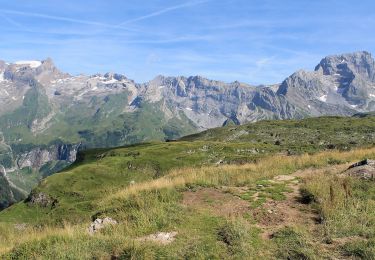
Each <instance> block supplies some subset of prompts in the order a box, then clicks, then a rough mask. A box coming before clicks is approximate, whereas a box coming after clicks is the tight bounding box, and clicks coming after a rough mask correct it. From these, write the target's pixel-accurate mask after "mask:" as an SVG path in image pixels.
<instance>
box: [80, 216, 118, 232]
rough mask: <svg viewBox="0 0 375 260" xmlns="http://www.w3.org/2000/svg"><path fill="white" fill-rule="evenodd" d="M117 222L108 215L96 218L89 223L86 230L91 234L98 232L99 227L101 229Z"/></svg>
mask: <svg viewBox="0 0 375 260" xmlns="http://www.w3.org/2000/svg"><path fill="white" fill-rule="evenodd" d="M117 224H118V222H117V221H116V220H114V219H112V218H109V217H105V218H103V219H101V218H97V219H95V220H94V222H92V223H91V225H90V226H89V228H88V230H87V231H88V233H89V234H90V235H93V234H95V233H96V232H98V231H99V230H100V229H103V228H105V227H107V226H113V225H117Z"/></svg>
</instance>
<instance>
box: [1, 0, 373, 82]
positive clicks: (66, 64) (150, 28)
mask: <svg viewBox="0 0 375 260" xmlns="http://www.w3.org/2000/svg"><path fill="white" fill-rule="evenodd" d="M374 10H375V1H373V0H362V1H358V0H357V1H349V0H340V1H333V0H314V1H311V0H309V1H307V0H263V1H257V0H168V1H161V0H137V1H135V0H126V1H120V0H90V1H89V0H49V1H47V0H45V1H40V0H12V1H9V0H6V1H5V0H0V21H1V22H0V59H1V60H5V61H8V62H14V61H17V60H43V59H46V58H47V57H50V58H52V59H53V60H54V62H55V64H56V66H57V67H58V68H59V69H61V70H63V71H64V72H68V73H70V74H72V75H76V74H80V73H85V74H96V73H103V74H104V73H106V72H117V73H122V74H125V75H126V76H127V77H128V78H131V79H134V80H135V81H136V82H139V83H141V82H146V81H148V80H151V79H153V78H154V77H155V76H157V75H160V74H162V75H167V76H179V75H184V76H191V75H200V76H204V77H207V78H210V79H216V80H223V81H226V82H232V81H235V80H237V81H241V82H245V83H249V84H253V85H257V84H273V83H279V82H281V81H282V80H283V79H285V78H286V77H287V76H289V75H290V74H292V73H293V72H294V71H296V70H299V69H305V70H313V69H314V67H315V65H317V64H318V63H319V61H320V60H321V59H322V58H323V57H325V56H327V55H331V54H340V53H347V52H353V51H360V50H367V51H369V52H372V53H374V54H375V12H374Z"/></svg>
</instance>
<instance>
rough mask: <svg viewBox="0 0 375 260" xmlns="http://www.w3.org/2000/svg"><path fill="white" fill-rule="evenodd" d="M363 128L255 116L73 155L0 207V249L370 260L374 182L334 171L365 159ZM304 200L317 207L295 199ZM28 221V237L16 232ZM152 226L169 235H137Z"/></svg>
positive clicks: (40, 253) (369, 140)
mask: <svg viewBox="0 0 375 260" xmlns="http://www.w3.org/2000/svg"><path fill="white" fill-rule="evenodd" d="M328 123H329V124H328ZM374 128H375V117H372V116H368V117H360V118H357V117H355V118H346V117H322V118H309V119H304V120H283V121H262V122H257V123H252V124H246V125H243V126H227V127H223V128H218V129H213V130H209V131H207V132H204V133H202V134H200V135H194V136H190V137H186V138H183V139H182V140H181V141H180V140H178V141H174V142H163V143H160V142H158V143H145V144H138V145H132V146H128V147H118V148H112V149H93V150H88V151H81V152H79V154H78V157H77V158H78V159H77V161H76V162H75V163H74V164H73V165H71V166H70V167H69V168H67V169H65V170H64V171H62V172H60V173H57V174H54V175H52V176H49V177H47V178H46V179H44V180H43V181H42V182H41V183H40V185H39V186H38V187H37V188H35V189H34V190H33V192H32V193H31V195H30V197H29V198H28V199H27V200H25V201H23V202H19V203H17V204H15V205H13V206H11V207H9V208H7V209H5V210H3V211H2V212H0V229H1V228H2V229H3V232H0V238H2V239H1V241H5V244H4V245H3V244H1V243H0V252H4V253H5V254H6V255H5V256H4V257H9V258H10V257H13V258H16V257H21V258H22V257H24V258H27V257H28V256H30V254H31V253H32V254H33V255H34V256H37V257H41V258H43V257H44V258H50V257H57V258H58V257H60V258H69V257H70V258H80V259H90V258H100V257H102V258H111V257H112V258H115V257H118V258H121V257H123V258H126V257H128V258H130V257H134V258H137V257H138V258H149V257H151V258H158V257H160V258H161V257H164V258H190V257H191V258H211V259H222V258H246V256H248V255H249V254H251V255H252V256H256V257H257V258H258V257H262V256H263V257H264V256H266V258H268V259H270V258H271V259H272V258H277V259H286V258H297V259H298V258H301V257H302V258H314V257H315V258H316V256H319V255H320V256H325V257H328V256H335V257H338V258H340V257H341V258H342V257H345V255H347V254H350V255H351V256H353V257H354V256H358V255H357V254H363V255H365V256H367V257H369V259H371V257H372V256H374V252H373V251H371V249H369V248H371V245H372V243H373V242H374V239H375V234H374V232H373V230H374V229H373V227H374V222H372V215H371V214H373V209H374V203H373V202H374V200H373V198H374V197H373V195H374V192H375V187H374V185H372V182H366V181H359V180H355V179H346V178H343V177H341V178H339V177H338V175H337V173H340V172H341V171H342V170H343V169H345V168H347V167H348V166H349V165H348V162H356V161H358V160H360V159H362V158H373V157H374V156H375V150H374V148H373V147H374V144H375V136H374V134H373V132H374V131H373V129H374ZM245 129H246V130H245ZM244 131H247V132H248V133H246V134H245V133H244ZM228 133H230V134H228ZM296 133H300V134H296ZM271 134H272V135H271ZM227 137H231V138H229V139H228V138H227ZM188 140H189V141H188ZM190 140H192V141H190ZM311 140H314V142H312V143H311V142H310V141H311ZM315 140H316V141H315ZM278 141H280V142H281V143H280V142H278ZM365 147H368V148H365ZM333 148H337V149H341V151H339V150H332V149H333ZM360 148H362V149H360ZM306 152H309V153H310V154H306ZM292 154H293V155H292ZM292 173H293V175H291V176H290V175H289V174H292ZM315 176H318V177H319V178H315ZM297 177H298V178H297ZM321 180H322V181H321ZM345 183H346V184H345ZM296 185H297V186H296ZM329 185H331V186H332V187H330V186H329ZM345 185H346V186H345ZM300 188H301V190H302V188H305V189H306V190H305V192H306V194H305V193H302V194H305V195H304V196H305V197H301V198H300V197H299V196H301V195H300V194H299V192H298V191H299V189H300ZM320 189H321V190H320ZM349 189H350V194H351V195H350V196H349V198H347V199H348V201H346V200H345V191H346V192H348V190H349ZM332 190H333V191H332ZM330 192H331V193H332V192H334V195H330ZM292 195H293V196H294V195H295V196H298V197H297V198H294V197H293V196H292ZM311 196H315V197H312V199H311ZM330 196H331V197H332V196H334V199H331V200H330ZM308 198H310V199H311V200H314V199H316V203H317V204H316V205H315V204H314V205H306V204H300V203H299V202H298V201H299V200H297V199H308ZM292 202H293V203H294V204H292V205H290V208H286V209H284V211H282V208H280V207H281V206H285V205H289V204H288V203H292ZM311 203H312V202H311ZM314 203H315V202H314ZM351 205H353V206H351ZM320 208H321V212H320V211H319V210H318V211H317V209H320ZM288 210H290V211H291V213H293V214H295V215H294V216H293V214H292V215H288V214H287V212H288ZM349 212H350V214H349ZM299 214H301V215H300V216H299ZM310 214H312V215H310ZM358 216H361V220H362V221H358ZM103 217H111V218H113V219H115V220H116V221H118V224H117V225H116V226H113V227H107V228H104V229H103V230H101V231H98V232H97V233H95V234H94V235H89V234H88V232H87V228H88V227H89V225H90V223H91V221H93V220H95V219H96V218H103ZM311 217H315V218H317V219H318V218H321V219H322V221H323V222H322V223H320V224H319V223H316V222H315V221H309V220H310V218H311ZM304 220H306V221H307V222H306V223H305V222H304ZM362 224H363V225H362ZM33 227H38V229H37V230H36V231H34V233H33V234H35V235H34V236H32V237H29V236H19V235H18V234H19V233H20V232H23V233H27V232H28V231H29V230H32V229H33ZM17 228H21V230H18V231H17ZM22 228H23V229H22ZM310 228H311V230H310ZM323 231H324V232H326V233H324V232H323ZM156 232H177V237H176V240H175V241H172V243H171V244H168V243H166V244H159V243H158V242H157V241H156V242H152V241H151V242H150V241H148V240H147V239H145V238H146V237H148V235H150V234H155V233H156ZM314 232H316V233H314ZM12 234H14V236H16V235H18V236H19V237H21V238H18V240H16V239H15V238H14V236H13V235H12ZM321 234H324V235H321ZM269 235H272V236H269ZM325 236H326V237H325ZM327 239H330V241H332V242H331V243H330V244H327V243H325V242H324V241H327ZM15 241H17V242H15ZM341 241H342V242H341ZM354 242H355V244H353V243H354ZM77 245H79V247H77ZM186 248H188V249H186ZM286 249H288V250H286ZM356 252H357V253H356Z"/></svg>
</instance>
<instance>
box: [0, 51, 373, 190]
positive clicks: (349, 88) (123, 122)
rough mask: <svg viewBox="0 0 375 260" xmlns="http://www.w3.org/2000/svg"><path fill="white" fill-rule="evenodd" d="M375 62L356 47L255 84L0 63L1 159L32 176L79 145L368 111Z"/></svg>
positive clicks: (12, 176) (13, 171)
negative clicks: (138, 78) (143, 78)
mask: <svg viewBox="0 0 375 260" xmlns="http://www.w3.org/2000/svg"><path fill="white" fill-rule="evenodd" d="M374 71H375V69H374V60H373V58H372V57H371V55H370V54H369V53H367V52H356V53H351V54H343V55H336V56H329V57H326V58H324V59H323V60H322V61H321V62H320V63H319V65H318V66H317V67H316V68H315V71H313V72H306V71H298V72H296V73H294V74H293V75H291V76H290V77H288V78H287V79H286V80H285V81H283V82H282V83H281V84H278V85H273V86H259V87H254V86H250V85H247V84H243V83H239V82H233V83H224V82H220V81H214V80H209V79H205V78H203V77H200V76H194V77H164V76H158V77H156V78H155V79H153V80H151V81H149V82H147V83H143V84H138V83H135V82H134V81H132V80H130V79H128V78H126V77H125V76H124V75H120V74H115V73H107V74H105V75H100V74H97V75H92V76H86V75H77V76H71V75H69V74H67V73H63V72H61V71H60V70H59V69H57V68H56V67H55V65H54V64H53V62H52V60H51V59H47V60H45V61H41V62H38V61H23V62H17V63H14V64H8V63H5V62H0V130H1V132H2V134H3V137H4V138H3V139H4V140H3V142H2V143H3V144H4V145H5V146H6V147H9V148H10V151H11V153H12V156H8V155H6V154H4V155H2V157H1V158H2V159H1V160H2V161H1V164H2V165H3V166H4V167H5V168H6V171H7V173H8V174H7V176H9V178H8V177H7V178H8V179H9V180H11V181H12V182H13V183H22V182H23V183H27V184H28V185H34V184H35V183H37V182H38V181H39V180H40V179H41V178H42V177H44V176H48V175H49V174H51V173H53V172H56V171H58V170H60V169H62V168H63V167H64V166H66V165H68V164H70V163H71V162H73V161H74V160H75V155H76V152H77V150H78V149H85V148H94V147H113V146H119V145H126V144H133V143H138V142H147V141H155V140H165V139H176V138H179V137H181V136H184V135H188V134H193V133H196V132H199V131H202V130H206V129H209V128H213V127H219V126H222V125H227V124H243V123H246V122H253V121H259V120H267V119H291V118H295V119H299V118H304V117H310V116H320V115H345V116H348V115H353V114H356V113H363V112H369V111H372V110H373V109H374V105H375V85H374V84H375V83H374V74H375V72H374ZM42 168H43V170H42V171H41V169H42ZM26 172H32V174H31V175H26V174H25V173H26ZM17 179H18V180H17ZM28 185H23V187H22V189H24V190H26V191H28V190H30V188H31V187H27V186H28Z"/></svg>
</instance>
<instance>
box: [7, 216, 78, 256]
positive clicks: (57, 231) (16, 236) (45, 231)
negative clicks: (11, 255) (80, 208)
mask: <svg viewBox="0 0 375 260" xmlns="http://www.w3.org/2000/svg"><path fill="white" fill-rule="evenodd" d="M78 233H80V228H79V227H77V226H72V225H70V224H68V223H65V224H64V226H63V227H60V228H59V227H50V226H46V227H43V228H36V227H30V226H29V227H27V226H25V227H24V228H22V229H17V228H15V227H14V226H13V225H11V226H10V225H8V224H5V223H2V224H1V225H0V255H2V254H4V253H7V252H9V251H10V250H11V249H12V248H14V247H15V246H17V245H20V244H22V243H24V242H26V241H38V240H42V239H43V238H46V237H48V236H52V235H54V236H65V237H73V236H74V235H76V234H78Z"/></svg>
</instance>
